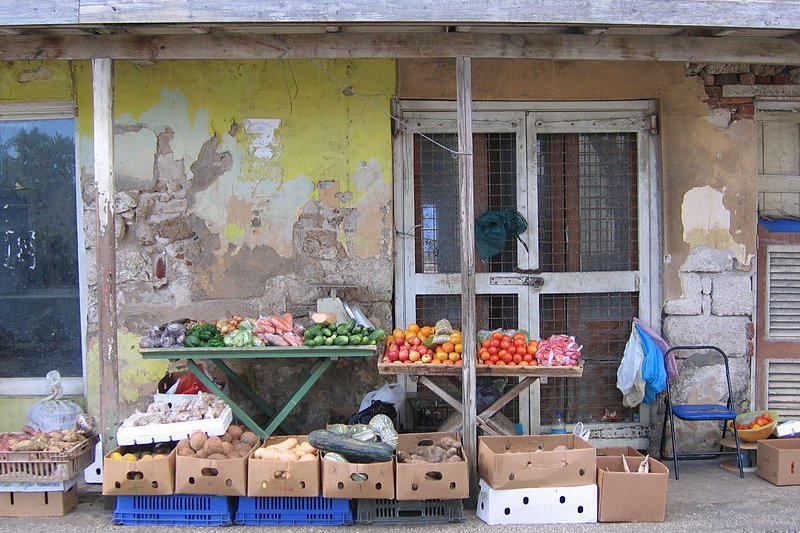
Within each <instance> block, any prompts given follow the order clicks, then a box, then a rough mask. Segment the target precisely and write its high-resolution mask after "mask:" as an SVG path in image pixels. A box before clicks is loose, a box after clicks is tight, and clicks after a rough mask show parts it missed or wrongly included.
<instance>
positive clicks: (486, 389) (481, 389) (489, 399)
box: [475, 385, 500, 414]
mask: <svg viewBox="0 0 800 533" xmlns="http://www.w3.org/2000/svg"><path fill="white" fill-rule="evenodd" d="M499 399H500V391H499V390H497V389H496V388H495V387H493V386H491V385H478V387H477V389H476V390H475V411H476V412H477V413H478V414H481V413H482V412H483V411H485V410H486V409H488V408H489V407H490V406H491V405H492V404H493V403H494V402H496V401H497V400H499Z"/></svg>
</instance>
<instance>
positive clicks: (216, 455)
mask: <svg viewBox="0 0 800 533" xmlns="http://www.w3.org/2000/svg"><path fill="white" fill-rule="evenodd" d="M208 458H209V459H214V460H215V461H223V460H225V459H227V458H228V456H227V455H225V454H224V453H212V454H211V455H209V456H208Z"/></svg>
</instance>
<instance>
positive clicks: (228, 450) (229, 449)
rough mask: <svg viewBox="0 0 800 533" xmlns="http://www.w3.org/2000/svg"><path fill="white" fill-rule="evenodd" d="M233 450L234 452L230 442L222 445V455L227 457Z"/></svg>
mask: <svg viewBox="0 0 800 533" xmlns="http://www.w3.org/2000/svg"><path fill="white" fill-rule="evenodd" d="M233 450H234V447H233V444H231V443H230V442H223V443H222V453H224V454H225V455H228V454H229V453H231V452H232V451H233Z"/></svg>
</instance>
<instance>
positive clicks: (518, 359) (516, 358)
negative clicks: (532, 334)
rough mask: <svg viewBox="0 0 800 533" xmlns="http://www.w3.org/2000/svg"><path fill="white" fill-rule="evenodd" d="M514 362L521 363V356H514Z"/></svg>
mask: <svg viewBox="0 0 800 533" xmlns="http://www.w3.org/2000/svg"><path fill="white" fill-rule="evenodd" d="M514 362H515V363H521V362H522V356H521V355H520V354H517V355H515V356H514Z"/></svg>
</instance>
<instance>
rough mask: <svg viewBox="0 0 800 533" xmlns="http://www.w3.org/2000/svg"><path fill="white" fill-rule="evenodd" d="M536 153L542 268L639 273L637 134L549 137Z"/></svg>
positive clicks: (541, 138) (540, 140)
mask: <svg viewBox="0 0 800 533" xmlns="http://www.w3.org/2000/svg"><path fill="white" fill-rule="evenodd" d="M536 150H537V154H538V161H539V169H538V171H539V184H538V185H539V187H538V188H539V265H540V268H541V269H542V270H543V271H545V272H579V271H583V272H586V271H592V272H596V271H613V270H636V269H637V268H638V254H637V246H638V235H637V219H638V213H637V191H636V188H637V187H636V184H637V150H636V134H635V133H566V134H563V133H558V134H545V135H539V136H538V137H537V140H536Z"/></svg>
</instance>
